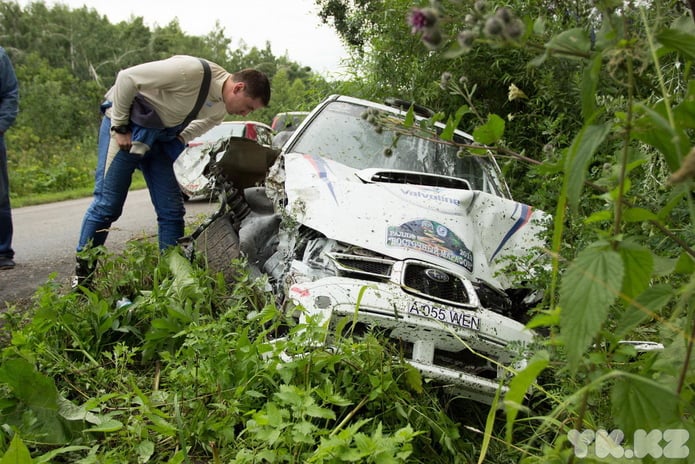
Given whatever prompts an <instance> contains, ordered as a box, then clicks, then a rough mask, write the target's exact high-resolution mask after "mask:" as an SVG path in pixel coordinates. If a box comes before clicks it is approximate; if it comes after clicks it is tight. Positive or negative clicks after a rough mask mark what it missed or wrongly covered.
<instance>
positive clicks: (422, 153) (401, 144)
mask: <svg viewBox="0 0 695 464" xmlns="http://www.w3.org/2000/svg"><path fill="white" fill-rule="evenodd" d="M366 111H367V107H366V106H362V105H357V104H353V103H346V102H333V103H330V104H329V105H327V106H326V107H325V108H323V109H322V111H321V112H320V113H319V114H318V115H316V116H315V117H314V118H313V120H312V121H311V123H310V124H309V125H308V126H307V127H306V128H305V130H304V131H303V132H302V133H301V134H299V138H298V139H296V140H295V141H294V143H293V145H292V146H291V147H289V149H290V150H291V151H293V152H298V153H304V154H311V155H318V156H321V157H324V158H327V159H331V160H334V161H337V162H339V163H342V164H345V165H347V166H350V167H352V168H354V169H366V168H382V169H392V170H405V171H414V172H426V173H430V174H438V175H444V176H452V177H458V178H462V179H466V180H468V182H469V183H470V184H471V187H472V188H473V189H475V190H482V191H486V192H489V193H493V194H496V195H503V193H502V192H503V191H504V189H501V188H500V187H499V186H498V185H497V180H496V179H495V178H494V177H493V175H494V174H492V172H493V171H494V170H493V168H492V166H491V164H490V161H489V160H488V159H486V158H484V157H479V156H475V155H473V154H467V155H466V156H463V157H459V156H458V155H457V153H458V151H459V149H460V147H459V146H457V145H455V144H451V143H446V142H443V141H438V140H435V139H434V138H432V137H431V135H430V136H429V137H428V136H427V133H426V132H424V131H419V130H416V129H413V130H401V131H399V132H400V134H399V135H398V136H397V135H396V132H395V131H393V130H392V129H395V128H396V127H397V126H399V125H400V128H401V129H404V128H403V126H402V125H401V124H402V123H401V122H400V120H399V119H397V115H395V114H393V113H386V112H384V113H383V115H385V116H386V119H384V117H383V116H382V117H381V118H380V120H385V121H386V124H384V125H382V126H381V127H382V129H383V130H378V129H375V126H374V125H373V124H372V123H370V122H369V121H367V119H366V118H365V117H364V115H365V112H366ZM389 128H391V129H389ZM456 141H457V142H458V143H471V141H470V140H467V139H465V138H463V137H460V136H457V137H456ZM389 149H390V152H388V150H389Z"/></svg>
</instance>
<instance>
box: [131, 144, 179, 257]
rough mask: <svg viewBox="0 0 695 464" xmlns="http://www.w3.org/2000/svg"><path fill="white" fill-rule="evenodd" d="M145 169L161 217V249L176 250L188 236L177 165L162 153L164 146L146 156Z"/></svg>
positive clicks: (158, 223)
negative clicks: (185, 233) (178, 242)
mask: <svg viewBox="0 0 695 464" xmlns="http://www.w3.org/2000/svg"><path fill="white" fill-rule="evenodd" d="M164 143H166V142H164ZM141 168H142V174H143V176H144V177H145V181H146V182H147V188H148V189H149V192H150V199H151V200H152V205H154V210H155V212H156V214H157V225H158V229H159V232H158V235H159V249H160V250H162V251H163V250H165V249H166V248H168V247H171V246H175V245H176V244H177V240H178V239H179V238H181V237H183V234H184V216H185V214H186V209H185V206H184V202H183V196H182V195H181V189H180V187H179V184H178V181H177V180H176V176H175V174H174V161H173V159H172V158H171V157H169V156H167V155H166V153H165V152H164V151H163V150H162V142H160V143H157V144H155V146H154V147H152V149H151V150H150V151H149V152H148V153H147V155H145V157H144V158H143V160H142V163H141Z"/></svg>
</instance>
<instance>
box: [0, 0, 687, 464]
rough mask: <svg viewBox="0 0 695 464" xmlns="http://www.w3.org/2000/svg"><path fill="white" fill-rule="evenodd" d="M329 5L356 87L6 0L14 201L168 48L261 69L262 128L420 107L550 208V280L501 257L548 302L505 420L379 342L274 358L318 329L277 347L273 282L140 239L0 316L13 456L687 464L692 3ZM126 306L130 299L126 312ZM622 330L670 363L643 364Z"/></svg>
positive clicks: (535, 318)
mask: <svg viewBox="0 0 695 464" xmlns="http://www.w3.org/2000/svg"><path fill="white" fill-rule="evenodd" d="M316 3H317V4H318V5H319V6H320V9H321V15H322V17H323V18H324V19H325V20H326V21H327V22H329V23H330V24H332V25H333V26H334V27H335V28H336V30H337V31H338V32H339V33H340V34H341V36H342V37H343V38H344V40H345V42H346V44H348V45H349V46H350V47H351V54H352V60H351V71H352V72H351V73H350V75H349V78H345V79H344V80H341V81H340V82H326V81H325V80H324V79H323V78H321V77H320V76H317V75H316V74H314V73H312V72H311V70H309V69H306V68H303V67H302V66H301V65H299V64H296V63H290V62H288V60H286V59H285V58H284V57H274V56H272V54H271V53H270V50H269V47H268V48H267V49H266V50H257V49H250V50H249V49H246V48H244V47H243V46H240V47H236V48H235V47H232V46H231V43H230V40H229V39H227V38H226V37H225V33H224V31H223V30H218V31H214V32H212V33H211V34H209V35H208V36H206V37H189V36H186V35H185V34H183V33H182V32H181V31H180V29H179V27H178V25H177V24H176V23H173V24H170V25H168V26H166V27H164V28H157V29H155V30H149V29H148V28H146V27H144V26H143V23H142V21H141V20H139V19H135V20H134V21H132V22H129V23H119V24H116V25H112V24H110V23H108V21H106V19H105V18H103V17H100V16H99V15H98V14H97V13H96V12H94V11H89V10H86V9H81V10H69V9H66V8H63V7H60V6H58V7H54V8H52V9H48V8H46V7H45V6H44V5H43V4H40V3H37V4H32V5H31V6H30V7H27V8H26V9H24V10H23V9H21V8H19V7H18V6H17V5H16V4H14V3H10V2H3V3H0V31H2V37H3V41H4V43H3V46H4V47H5V48H6V49H8V51H9V52H10V55H11V57H12V59H13V61H14V63H15V65H16V68H17V73H18V77H19V79H20V82H21V83H22V103H21V105H22V106H21V113H20V119H19V121H18V123H17V125H16V126H15V127H14V128H13V129H12V131H11V132H9V133H8V146H9V151H10V154H11V156H10V158H11V164H10V177H11V178H12V179H13V184H12V188H13V191H14V194H15V195H16V194H21V195H33V194H35V193H38V192H42V191H49V190H53V189H63V188H72V187H73V186H75V185H77V184H89V183H90V182H91V181H90V178H91V174H90V173H89V172H88V171H89V170H90V169H93V167H88V168H87V169H85V166H92V164H91V163H92V161H90V162H86V161H85V160H93V159H94V154H93V151H94V148H93V147H94V145H95V140H94V136H95V133H96V124H97V121H98V114H97V113H96V108H97V106H98V102H99V100H100V99H101V96H102V95H103V92H104V91H105V90H106V88H107V87H108V85H109V83H110V81H112V79H113V76H114V75H115V73H116V72H117V71H118V69H120V68H122V67H125V66H128V65H131V64H135V63H138V62H141V61H145V60H150V59H156V58H161V57H165V56H168V55H170V54H173V53H190V54H195V55H200V56H205V57H208V58H211V59H214V60H216V61H218V62H219V63H221V64H224V65H227V66H228V67H229V68H230V69H231V68H237V67H242V66H243V67H246V66H257V67H261V68H262V69H264V70H266V71H267V72H268V73H269V74H270V75H271V76H272V78H273V92H274V97H273V100H274V102H273V105H272V107H271V109H269V110H268V112H267V114H266V113H263V114H261V113H259V114H258V115H254V117H255V118H256V117H257V118H258V119H261V120H264V121H265V122H268V121H269V119H270V117H272V114H273V113H274V112H277V111H282V110H290V109H292V110H293V109H310V108H311V106H312V105H313V104H314V103H316V102H318V101H319V100H321V99H322V98H323V97H325V96H326V95H328V94H330V93H346V94H350V95H354V96H358V97H366V98H369V99H372V100H376V101H378V100H380V99H383V98H384V97H389V96H397V97H401V98H405V99H409V100H413V101H415V102H417V103H420V104H424V105H426V106H430V107H432V108H434V109H435V110H436V111H438V112H439V113H438V115H437V116H435V118H436V119H441V120H443V121H445V122H448V124H450V125H455V126H461V127H463V128H464V129H466V130H468V131H469V132H471V133H472V134H473V136H474V137H475V140H476V141H477V142H480V143H484V144H487V145H488V146H490V148H491V149H493V150H495V151H496V153H497V154H498V155H499V157H498V160H499V162H500V164H501V165H502V167H503V169H504V171H505V173H506V175H507V180H508V182H509V183H510V186H511V188H512V191H513V193H514V196H515V198H517V200H519V201H523V202H525V203H528V204H531V205H534V206H535V207H538V208H540V209H543V210H545V211H547V212H549V213H551V214H552V215H553V223H552V224H551V225H550V231H549V236H548V248H547V250H546V251H547V256H548V257H549V258H550V261H551V262H552V266H551V267H550V268H535V269H534V271H535V272H530V270H531V268H532V263H524V262H519V263H511V264H513V265H514V271H515V272H519V273H520V275H523V276H525V277H526V278H527V279H528V280H529V285H533V286H536V287H537V289H538V290H539V291H542V292H543V293H544V295H545V298H544V299H543V301H542V303H541V304H540V305H539V306H538V307H536V308H534V309H533V310H532V311H531V312H530V313H529V317H530V319H531V322H530V323H529V325H530V326H531V327H533V328H536V329H538V330H539V331H540V332H541V333H543V334H545V335H547V337H546V338H544V339H543V343H542V346H540V347H538V348H537V350H536V351H535V352H534V353H533V357H532V358H531V360H530V362H529V365H528V367H527V368H526V369H525V370H523V371H521V372H518V373H515V376H514V377H513V380H512V381H511V389H510V392H509V393H508V394H507V395H505V396H504V397H502V398H500V399H499V401H500V402H499V404H498V405H497V406H498V407H499V409H503V410H504V413H502V412H501V411H500V412H498V411H497V409H496V408H494V407H493V408H486V407H482V406H480V405H476V404H471V403H469V402H465V401H461V400H460V399H457V398H450V397H447V396H446V395H444V394H442V393H441V392H439V391H438V390H437V389H436V388H434V387H433V386H431V385H428V384H427V382H423V380H422V379H420V378H419V376H418V375H417V373H416V372H413V371H412V370H410V369H408V368H407V366H403V365H402V364H399V363H397V362H395V360H394V359H393V357H392V356H391V355H392V353H389V352H388V351H387V348H386V347H384V346H382V345H381V344H380V343H379V342H378V338H371V337H369V338H367V339H364V340H350V339H345V340H343V341H344V344H340V345H339V346H338V351H337V352H325V351H322V350H317V351H316V352H314V353H312V354H311V356H307V357H305V358H302V359H295V360H294V361H293V362H292V363H282V362H280V361H278V359H277V358H276V357H274V355H275V354H277V351H276V350H279V349H288V350H290V351H292V350H300V349H301V347H302V339H301V336H300V335H299V334H297V337H296V338H294V339H291V340H290V341H288V342H287V343H288V345H280V346H278V345H273V346H271V345H269V344H267V343H266V340H267V336H268V335H269V333H270V332H272V331H273V330H274V328H275V327H276V324H278V323H279V322H280V321H281V320H282V316H281V315H280V314H279V313H278V310H277V308H275V306H274V302H273V301H272V299H268V296H267V295H264V294H263V292H262V291H260V290H259V288H260V287H257V286H256V285H254V283H253V282H250V281H245V280H244V279H240V281H239V282H238V283H237V284H235V285H234V286H231V287H229V286H227V285H225V284H224V282H221V281H220V279H219V277H217V276H211V275H208V274H207V273H206V272H205V271H204V269H201V268H200V267H198V266H197V265H196V263H193V265H190V263H187V262H186V261H185V260H183V259H182V258H181V257H180V256H178V255H177V254H176V253H172V254H171V255H168V256H165V257H159V256H158V255H157V253H156V252H154V249H153V248H154V247H153V245H152V244H148V243H143V244H138V245H137V246H135V247H133V249H131V250H128V252H126V253H125V254H124V255H123V256H116V257H102V258H100V259H101V260H102V261H103V263H104V265H103V266H101V270H100V272H102V273H103V275H108V276H109V278H108V279H103V280H102V281H99V283H98V285H97V287H96V288H95V290H94V292H93V293H88V294H87V295H77V294H67V295H66V294H63V292H61V289H59V288H56V286H54V285H50V284H49V285H47V286H46V287H45V288H42V289H41V290H40V291H39V292H38V293H37V296H36V298H35V305H34V307H33V308H32V311H31V312H30V315H31V316H33V317H31V318H30V319H28V320H24V316H23V315H21V314H17V313H14V312H12V311H9V312H8V313H7V314H6V316H5V318H6V324H7V326H6V327H7V328H8V330H11V333H12V338H11V340H8V343H7V346H6V348H5V350H4V351H3V358H2V360H3V363H2V365H1V366H0V384H2V387H3V393H4V398H3V401H2V403H1V404H0V412H1V413H2V415H1V418H2V422H3V424H4V425H3V427H2V435H1V437H2V440H4V441H2V443H1V444H2V448H3V449H4V450H7V453H6V456H9V457H8V462H9V459H14V458H17V457H21V458H22V459H24V460H21V461H12V462H30V461H29V460H28V459H30V458H29V457H28V456H29V454H30V453H31V455H33V456H34V459H36V461H37V462H48V461H52V462H85V463H86V462H197V461H208V462H295V463H300V462H301V463H303V462H389V463H390V462H442V463H451V462H519V461H524V462H534V463H535V462H538V463H548V462H645V463H651V462H669V463H671V462H682V463H686V462H692V459H693V458H692V456H693V455H694V453H695V423H694V421H693V412H694V411H693V405H694V404H695V402H694V401H693V399H694V398H693V397H694V394H695V367H694V366H695V364H694V362H693V360H692V354H693V343H694V338H695V307H694V304H693V301H695V298H694V296H693V295H694V293H695V277H694V275H695V264H694V263H695V250H694V249H693V243H695V230H694V229H693V219H695V203H694V201H693V200H694V199H695V197H694V196H693V191H694V183H693V176H694V175H695V150H693V130H695V80H694V79H693V75H692V74H693V71H692V69H693V68H692V63H693V60H695V48H694V45H693V44H695V22H694V21H693V16H692V11H690V9H689V6H690V3H688V2H685V1H681V0H667V1H649V0H639V1H638V0H634V1H629V0H626V1H623V0H594V1H586V2H584V1H579V2H578V1H573V0H572V1H571V0H525V1H522V0H509V1H507V2H493V1H482V0H475V1H474V0H450V1H449V0H441V1H431V2H425V1H419V2H413V1H410V0H316ZM21 189H27V190H21ZM123 295H127V296H129V297H130V298H131V299H132V300H133V301H135V302H136V303H135V304H134V305H132V306H130V307H125V308H117V309H114V308H116V301H117V300H118V299H119V298H120V297H121V296H123ZM311 330H320V329H319V328H317V327H314V328H310V331H311ZM624 339H642V340H652V341H658V342H661V343H663V350H659V351H654V352H649V353H641V354H638V353H637V352H636V351H635V349H634V347H631V346H629V345H626V344H623V343H620V341H621V340H624ZM293 343H296V345H293ZM336 353H338V354H339V355H336ZM26 385H32V387H31V388H27V387H26ZM528 387H532V388H533V391H534V392H535V394H534V395H533V397H532V398H530V399H526V400H524V399H523V396H524V395H523V393H524V392H526V390H527V388H528ZM601 430H607V431H608V432H611V431H614V430H619V431H620V433H622V434H623V435H622V436H621V435H620V434H616V433H613V434H610V435H609V434H608V433H604V434H601V433H600V431H601ZM669 430H671V431H674V430H675V431H677V433H676V434H675V435H674V434H673V433H669V432H667V431H669ZM640 431H644V433H645V434H646V433H647V432H650V433H652V434H651V435H649V438H647V437H646V435H645V434H642V435H640V433H642V432H640ZM684 432H685V433H686V434H687V437H686V441H685V442H684V443H675V442H676V441H677V440H675V437H681V438H682V437H683V436H684V435H683V433H684ZM655 437H656V441H655ZM599 438H600V439H599ZM618 442H620V443H622V444H624V445H625V447H626V448H620V447H618V446H617V444H618ZM644 443H647V444H648V445H649V446H651V445H654V446H652V447H651V448H645V446H646V445H644ZM670 445H673V446H672V447H671V448H668V451H666V449H667V448H666V447H667V446H670ZM684 447H685V448H684ZM626 449H627V450H629V451H630V452H631V455H630V456H628V455H627V454H625V450H626ZM645 449H646V450H647V451H645ZM657 450H661V451H662V453H661V454H659V453H658V452H657ZM2 462H4V460H3V461H2Z"/></svg>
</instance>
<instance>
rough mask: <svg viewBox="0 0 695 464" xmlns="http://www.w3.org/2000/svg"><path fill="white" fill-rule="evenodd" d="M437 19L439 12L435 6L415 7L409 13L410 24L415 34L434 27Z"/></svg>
mask: <svg viewBox="0 0 695 464" xmlns="http://www.w3.org/2000/svg"><path fill="white" fill-rule="evenodd" d="M437 20H438V13H437V10H435V9H434V8H413V9H411V10H410V13H409V14H408V24H410V30H411V32H412V33H413V34H415V33H417V32H422V31H425V30H427V29H430V28H432V27H434V25H435V24H437Z"/></svg>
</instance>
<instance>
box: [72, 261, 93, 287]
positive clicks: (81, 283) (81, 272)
mask: <svg viewBox="0 0 695 464" xmlns="http://www.w3.org/2000/svg"><path fill="white" fill-rule="evenodd" d="M95 270H96V264H95V263H93V262H90V261H89V260H87V259H83V258H77V263H76V264H75V275H74V276H73V278H72V283H71V287H72V288H73V289H75V288H78V287H87V288H88V287H89V286H90V284H91V282H92V277H94V271H95Z"/></svg>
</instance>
